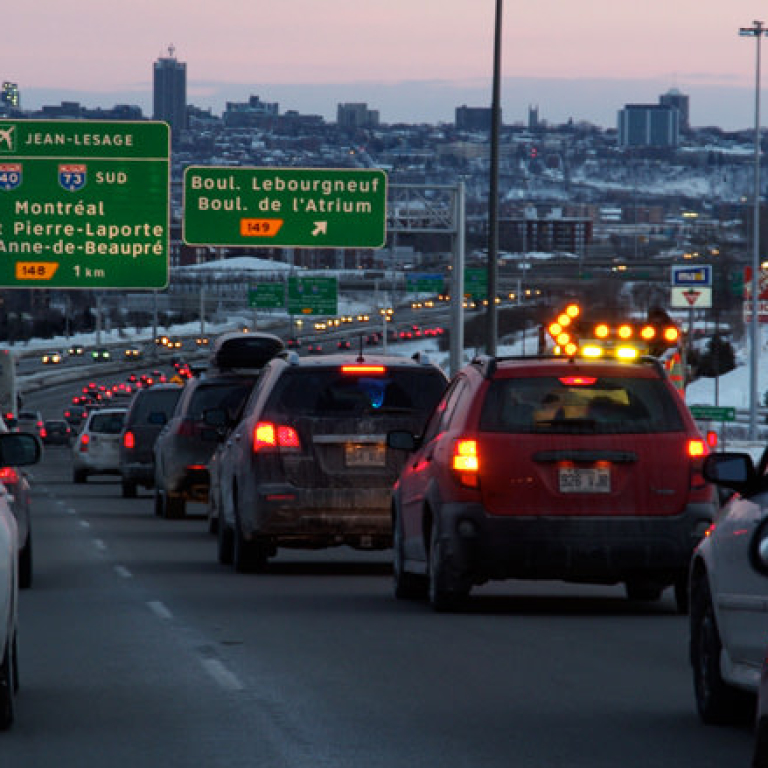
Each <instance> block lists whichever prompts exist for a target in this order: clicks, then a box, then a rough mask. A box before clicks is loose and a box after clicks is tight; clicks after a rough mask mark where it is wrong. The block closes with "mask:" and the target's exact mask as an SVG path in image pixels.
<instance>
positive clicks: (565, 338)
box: [555, 332, 571, 347]
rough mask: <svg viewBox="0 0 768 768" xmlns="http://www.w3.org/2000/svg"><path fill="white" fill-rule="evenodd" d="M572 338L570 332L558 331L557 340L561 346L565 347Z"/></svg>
mask: <svg viewBox="0 0 768 768" xmlns="http://www.w3.org/2000/svg"><path fill="white" fill-rule="evenodd" d="M570 340H571V334H570V333H565V332H563V333H558V334H557V338H556V339H555V341H557V343H558V344H559V345H560V346H561V347H564V346H565V345H566V344H568V342H569V341H570Z"/></svg>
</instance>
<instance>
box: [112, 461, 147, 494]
mask: <svg viewBox="0 0 768 768" xmlns="http://www.w3.org/2000/svg"><path fill="white" fill-rule="evenodd" d="M120 474H121V475H122V476H123V480H127V481H128V482H131V483H138V484H139V485H142V486H144V487H145V488H152V487H153V486H154V485H155V465H154V463H152V464H140V463H138V462H133V463H130V464H124V463H121V464H120Z"/></svg>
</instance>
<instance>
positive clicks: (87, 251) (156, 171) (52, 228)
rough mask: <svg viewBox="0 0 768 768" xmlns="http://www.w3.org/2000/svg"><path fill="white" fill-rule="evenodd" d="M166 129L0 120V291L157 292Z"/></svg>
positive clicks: (164, 224)
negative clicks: (114, 289) (114, 290)
mask: <svg viewBox="0 0 768 768" xmlns="http://www.w3.org/2000/svg"><path fill="white" fill-rule="evenodd" d="M169 191H170V128H169V126H168V124H167V123H161V122H149V121H146V122H145V121H141V122H129V121H114V122H106V121H98V120H4V119H2V118H0V286H2V287H8V288H83V289H90V290H92V289H102V288H164V287H165V286H166V285H167V284H168V242H169V230H170V198H169Z"/></svg>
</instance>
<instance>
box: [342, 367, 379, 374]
mask: <svg viewBox="0 0 768 768" xmlns="http://www.w3.org/2000/svg"><path fill="white" fill-rule="evenodd" d="M386 370H387V369H386V368H385V367H384V366H383V365H342V366H341V372H342V373H351V374H355V375H361V374H367V375H369V376H370V375H371V374H376V373H378V374H382V373H385V372H386Z"/></svg>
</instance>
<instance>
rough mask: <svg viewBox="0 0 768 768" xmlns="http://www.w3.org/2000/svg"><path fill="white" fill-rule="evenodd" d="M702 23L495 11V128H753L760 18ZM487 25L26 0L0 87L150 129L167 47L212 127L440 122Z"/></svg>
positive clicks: (646, 16)
mask: <svg viewBox="0 0 768 768" xmlns="http://www.w3.org/2000/svg"><path fill="white" fill-rule="evenodd" d="M701 11H702V8H701V3H700V2H694V1H693V0H676V1H675V2H674V3H663V2H661V0H649V2H648V3H645V4H641V5H638V6H637V7H621V8H617V6H616V3H615V2H613V3H611V2H609V0H584V1H583V2H582V3H581V4H579V5H578V7H576V6H570V5H567V6H563V4H562V3H559V2H555V0H540V2H538V3H536V4H535V7H531V6H528V5H526V6H525V7H523V6H518V5H513V4H512V3H510V2H507V3H506V4H505V8H504V17H503V22H504V23H503V36H502V39H503V44H502V74H503V78H504V79H503V83H502V109H503V114H504V120H505V122H508V123H513V122H520V121H524V120H525V119H526V116H527V109H528V106H529V105H535V106H538V107H539V111H540V115H541V117H542V119H544V120H546V121H548V122H550V123H561V122H566V121H567V120H568V119H573V120H575V121H582V120H583V121H587V122H592V123H594V124H596V125H600V126H602V127H606V128H612V127H615V125H616V115H617V112H618V110H619V109H621V108H622V107H623V106H624V105H625V104H627V103H654V102H656V101H657V99H658V96H659V95H660V94H662V93H665V92H666V91H668V90H669V89H671V88H677V89H679V90H680V91H682V92H684V93H686V94H688V95H690V97H691V124H692V125H693V126H704V125H716V126H720V127H722V128H724V129H726V130H736V129H744V128H749V127H750V126H753V125H754V77H755V44H754V41H753V40H745V39H743V38H740V37H739V35H738V30H739V27H743V26H750V25H751V24H752V22H753V20H754V18H755V17H757V18H759V17H760V13H759V9H758V10H756V9H755V7H754V3H747V2H746V0H733V2H731V3H730V4H728V6H727V7H723V8H717V9H712V8H709V9H707V13H702V12H701ZM494 12H495V3H494V2H493V0H484V2H480V1H479V0H420V2H418V3H413V2H412V0H387V2H386V3H377V2H373V0H369V1H368V2H366V0H358V2H350V0H325V1H324V2H323V3H317V2H313V1H312V0H284V1H283V2H282V3H280V4H279V6H275V5H274V4H267V3H256V4H251V5H248V6H244V5H243V4H242V3H240V2H237V1H236V0H221V2H220V3H217V4H215V5H214V6H210V7H209V6H205V7H202V6H200V7H199V6H194V5H193V6H189V5H188V4H183V5H182V4H181V3H180V2H179V0H154V1H152V0H136V1H135V2H134V3H131V4H128V5H126V4H117V3H110V2H102V3H99V4H95V3H93V2H92V0H71V2H69V3H68V4H66V6H62V5H61V4H60V3H58V2H54V0H37V2H36V3H35V4H34V7H31V6H26V7H22V6H17V7H13V8H10V9H7V10H6V12H5V13H4V18H5V19H6V20H7V21H8V24H9V26H8V28H9V29H13V30H14V34H13V35H9V36H8V37H9V39H8V40H7V41H6V42H4V45H3V52H2V55H0V78H2V79H4V80H11V81H13V82H16V83H18V84H19V88H20V91H21V96H22V108H24V109H37V108H39V107H40V106H42V105H43V104H50V103H58V102H59V101H62V100H76V101H80V102H81V103H83V104H85V105H86V106H103V107H109V106H112V105H113V104H114V103H129V104H137V105H139V106H141V107H142V109H143V111H144V112H145V114H149V115H151V111H152V110H151V95H152V94H151V92H152V63H153V62H154V61H155V60H156V59H157V58H159V57H162V56H167V55H168V47H169V46H170V45H173V46H174V47H175V55H176V57H177V58H178V59H179V61H183V62H186V63H187V66H188V101H189V103H191V104H194V105H195V106H198V107H201V108H203V109H208V108H211V109H212V110H213V111H214V112H216V113H220V112H221V111H223V109H224V106H225V103H226V101H244V100H247V99H248V97H249V96H250V95H251V94H257V95H259V96H261V97H262V98H263V99H265V100H267V101H276V102H278V103H279V104H280V109H281V111H285V110H289V109H293V110H297V111H299V112H303V113H314V114H321V115H323V116H324V117H326V118H328V119H333V115H334V114H335V110H336V105H337V103H340V102H347V101H364V102H367V103H368V104H369V105H370V106H371V107H372V108H374V109H378V110H379V111H380V112H381V120H382V122H385V123H393V122H414V123H415V122H425V123H438V122H452V121H453V118H454V110H455V108H456V107H457V106H461V105H462V104H467V105H469V106H488V105H489V102H490V84H491V70H492V47H493V23H494ZM767 18H768V17H767ZM94 62H98V63H99V66H94Z"/></svg>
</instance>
